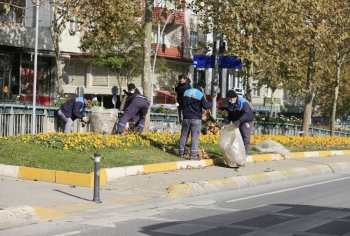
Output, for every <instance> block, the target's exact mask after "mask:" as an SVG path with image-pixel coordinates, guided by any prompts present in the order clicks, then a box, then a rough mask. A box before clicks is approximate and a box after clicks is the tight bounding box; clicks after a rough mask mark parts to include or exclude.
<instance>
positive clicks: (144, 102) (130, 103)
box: [116, 84, 151, 134]
mask: <svg viewBox="0 0 350 236" xmlns="http://www.w3.org/2000/svg"><path fill="white" fill-rule="evenodd" d="M128 90H129V91H128V93H127V95H128V97H127V99H126V101H125V105H124V114H123V116H122V117H121V118H120V121H119V123H118V127H117V131H116V134H122V133H123V131H124V129H125V127H126V123H127V122H129V120H131V119H132V120H133V121H134V122H135V127H136V132H138V133H141V132H142V131H143V129H144V127H145V122H146V115H147V112H148V108H149V106H150V104H151V101H150V99H149V98H148V97H146V96H145V95H142V94H140V92H139V90H138V89H137V88H136V87H135V85H134V84H129V85H128Z"/></svg>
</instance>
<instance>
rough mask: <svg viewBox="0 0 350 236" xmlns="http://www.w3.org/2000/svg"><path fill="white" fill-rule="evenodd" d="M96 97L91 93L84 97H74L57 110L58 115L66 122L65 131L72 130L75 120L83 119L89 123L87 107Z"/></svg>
mask: <svg viewBox="0 0 350 236" xmlns="http://www.w3.org/2000/svg"><path fill="white" fill-rule="evenodd" d="M93 98H94V97H93V96H92V95H90V94H87V95H85V96H84V97H77V98H72V99H69V100H68V101H66V102H65V103H63V104H62V105H61V106H60V108H59V109H58V111H57V115H58V117H59V118H60V119H61V120H62V121H63V122H64V124H65V127H64V132H65V133H69V132H71V131H72V125H73V121H74V120H76V119H81V120H82V121H83V122H85V123H89V122H90V119H89V117H86V116H85V108H86V107H87V106H88V105H89V104H90V103H91V101H92V99H93Z"/></svg>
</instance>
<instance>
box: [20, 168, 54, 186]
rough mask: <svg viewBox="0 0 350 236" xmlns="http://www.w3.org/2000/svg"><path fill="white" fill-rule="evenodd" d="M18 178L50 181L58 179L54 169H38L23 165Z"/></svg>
mask: <svg viewBox="0 0 350 236" xmlns="http://www.w3.org/2000/svg"><path fill="white" fill-rule="evenodd" d="M18 178H20V179H29V180H34V181H44V182H50V183H55V181H56V176H55V171H54V170H46V169H37V168H30V167H22V166H20V167H19V173H18Z"/></svg>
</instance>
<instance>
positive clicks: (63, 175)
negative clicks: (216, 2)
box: [0, 150, 350, 188]
mask: <svg viewBox="0 0 350 236" xmlns="http://www.w3.org/2000/svg"><path fill="white" fill-rule="evenodd" d="M346 154H350V150H345V151H318V152H295V153H292V154H291V155H290V156H284V155H281V154H262V155H251V156H248V157H247V160H246V161H247V162H259V161H273V160H283V159H286V158H307V157H322V156H336V155H346ZM218 164H225V161H224V159H223V158H215V159H208V160H200V161H177V162H167V163H159V164H150V165H137V166H126V167H116V168H105V169H101V171H100V184H101V185H103V184H105V183H107V182H108V181H113V180H116V179H119V178H121V177H125V176H132V175H138V174H140V173H146V174H147V173H153V172H162V171H171V170H178V169H186V168H187V167H188V166H190V167H192V168H198V167H205V166H211V165H218ZM1 175H2V176H9V177H15V178H19V179H27V180H35V181H44V182H50V183H58V184H66V185H75V186H81V187H89V188H91V187H93V184H94V173H90V174H81V173H73V172H67V171H56V170H46V169H37V168H30V167H23V166H11V165H3V164H0V176H1Z"/></svg>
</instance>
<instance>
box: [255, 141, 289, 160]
mask: <svg viewBox="0 0 350 236" xmlns="http://www.w3.org/2000/svg"><path fill="white" fill-rule="evenodd" d="M252 148H253V149H256V150H257V151H259V152H273V153H278V154H282V155H284V156H285V157H286V158H287V157H288V156H289V155H291V154H292V153H291V152H290V151H288V149H286V148H285V147H284V146H283V145H282V144H280V143H277V142H275V141H273V140H271V139H265V140H264V141H262V142H260V143H258V144H256V145H253V146H252Z"/></svg>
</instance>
